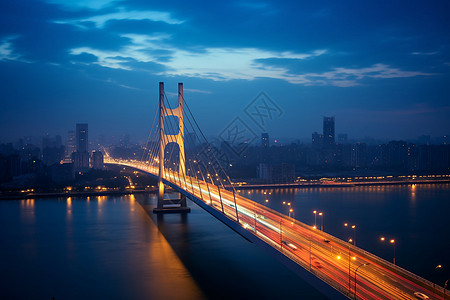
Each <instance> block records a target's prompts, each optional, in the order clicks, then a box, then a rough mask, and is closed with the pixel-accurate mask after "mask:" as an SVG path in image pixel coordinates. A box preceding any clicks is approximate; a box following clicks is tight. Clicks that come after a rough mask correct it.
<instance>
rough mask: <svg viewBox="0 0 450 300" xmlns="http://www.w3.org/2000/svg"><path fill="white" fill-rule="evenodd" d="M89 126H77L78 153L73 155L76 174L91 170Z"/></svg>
mask: <svg viewBox="0 0 450 300" xmlns="http://www.w3.org/2000/svg"><path fill="white" fill-rule="evenodd" d="M88 137H89V136H88V124H77V125H76V131H75V138H76V145H77V151H76V152H74V153H72V163H73V170H74V172H85V171H87V170H88V169H89V158H90V155H89V152H88V145H89V138H88Z"/></svg>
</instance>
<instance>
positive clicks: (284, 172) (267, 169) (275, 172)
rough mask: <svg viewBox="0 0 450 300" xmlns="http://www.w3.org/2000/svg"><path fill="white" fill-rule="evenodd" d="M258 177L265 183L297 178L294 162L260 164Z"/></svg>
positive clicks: (287, 181) (285, 181)
mask: <svg viewBox="0 0 450 300" xmlns="http://www.w3.org/2000/svg"><path fill="white" fill-rule="evenodd" d="M258 177H259V178H260V179H262V181H264V182H265V183H289V182H294V180H295V166H294V165H293V164H259V168H258Z"/></svg>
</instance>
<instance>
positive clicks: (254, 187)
mask: <svg viewBox="0 0 450 300" xmlns="http://www.w3.org/2000/svg"><path fill="white" fill-rule="evenodd" d="M436 183H450V179H441V180H437V179H434V180H428V179H427V180H395V181H362V182H334V183H330V182H326V183H321V182H295V183H280V184H245V185H237V186H235V187H234V188H235V189H238V190H250V189H251V190H261V189H291V188H311V187H319V188H329V187H331V188H336V187H354V186H381V185H405V184H436ZM226 187H229V186H226Z"/></svg>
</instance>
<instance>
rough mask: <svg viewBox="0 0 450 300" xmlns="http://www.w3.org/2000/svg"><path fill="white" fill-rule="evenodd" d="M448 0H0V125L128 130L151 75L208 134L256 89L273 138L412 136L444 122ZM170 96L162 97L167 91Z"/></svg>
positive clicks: (15, 129) (143, 131)
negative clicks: (271, 107)
mask: <svg viewBox="0 0 450 300" xmlns="http://www.w3.org/2000/svg"><path fill="white" fill-rule="evenodd" d="M448 12H449V3H448V1H426V2H424V1H372V2H370V3H367V1H363V2H360V1H344V2H336V1H319V2H310V1H246V2H242V1H224V2H220V1H219V2H217V1H216V2H210V3H205V2H203V1H188V2H186V1H163V2H148V1H116V0H113V1H108V0H103V1H63V0H48V1H44V0H42V1H38V0H29V1H12V0H6V1H2V2H1V4H0V16H1V18H0V25H1V26H0V28H1V29H0V78H1V92H0V95H1V96H0V98H1V105H2V109H1V110H0V132H1V134H0V138H1V139H3V140H13V139H16V138H19V137H23V136H30V135H32V136H42V135H43V134H45V133H49V134H50V135H55V134H62V135H65V133H66V132H67V130H73V126H74V124H75V123H79V122H85V123H89V125H90V132H91V134H92V135H91V136H92V137H95V136H97V135H99V134H106V135H120V134H124V133H132V137H133V138H135V139H136V140H145V138H146V137H147V134H148V131H149V130H150V127H151V122H152V118H153V116H154V113H155V111H156V109H157V97H158V82H159V81H164V82H166V91H167V95H168V96H169V98H170V97H171V95H175V94H176V83H177V82H184V86H185V98H186V101H187V102H188V103H189V105H190V107H191V109H192V111H193V113H194V115H195V116H196V117H197V119H198V122H199V124H200V125H201V126H202V127H203V128H204V130H205V132H206V134H207V135H209V136H215V135H218V134H219V133H220V132H221V131H222V130H223V129H224V128H225V126H226V125H227V124H229V123H230V122H231V121H232V120H233V119H234V118H235V117H236V116H239V115H240V114H242V112H243V111H244V109H245V107H246V105H248V103H250V102H251V101H252V100H253V99H254V98H255V97H256V96H257V95H258V94H259V93H260V92H261V91H263V92H265V93H266V94H267V95H268V96H269V97H270V98H271V99H272V100H273V101H274V102H275V103H276V104H277V105H278V106H279V107H280V108H281V110H282V114H281V116H280V117H279V118H277V119H276V120H274V121H273V122H270V124H267V128H266V131H267V132H269V133H270V135H271V137H279V138H290V139H302V138H310V137H311V133H312V132H314V131H320V130H321V126H322V117H323V116H334V117H335V119H336V133H337V134H338V133H347V134H348V136H349V138H362V137H365V136H371V137H374V138H385V139H413V138H416V137H417V136H420V135H431V136H432V137H440V136H444V135H447V134H448V133H449V128H450V119H449V118H448V114H449V112H450V106H449V101H448V99H449V91H450V86H449V85H448V82H450V76H449V75H450V72H449V71H450V58H449V51H450V49H449V46H450V36H449V34H448V28H449V27H450V24H449V22H450V21H449V19H448ZM173 98H174V97H173Z"/></svg>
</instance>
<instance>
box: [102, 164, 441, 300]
mask: <svg viewBox="0 0 450 300" xmlns="http://www.w3.org/2000/svg"><path fill="white" fill-rule="evenodd" d="M106 162H109V163H111V162H112V163H116V164H121V165H126V166H130V167H133V168H136V169H140V170H143V171H145V172H148V173H151V174H153V175H154V176H157V174H158V171H159V169H158V168H157V167H155V166H148V165H145V164H142V163H138V162H133V161H118V160H113V161H111V160H110V159H109V161H106ZM165 179H166V180H167V181H168V182H171V183H172V184H175V185H177V186H179V187H181V188H182V189H184V190H185V191H187V192H188V193H190V194H192V195H194V196H195V197H197V198H198V199H201V200H202V201H203V202H204V203H205V204H208V205H210V206H212V207H214V208H215V209H216V210H218V211H220V212H222V213H223V214H224V215H225V216H227V217H228V218H230V219H232V220H234V221H236V222H239V224H241V226H243V227H244V228H245V229H247V230H249V231H250V232H252V233H253V234H255V235H256V236H258V237H259V238H260V239H262V240H263V241H265V242H266V243H267V244H269V245H271V246H272V247H274V248H275V249H277V250H278V251H280V252H282V253H283V254H284V255H286V256H287V257H289V258H290V259H291V260H293V261H295V262H296V263H297V264H299V265H300V266H302V267H303V268H305V269H306V270H308V271H310V272H311V273H313V274H314V275H316V276H317V277H319V278H321V279H322V280H323V281H325V282H326V283H328V284H329V285H331V286H333V287H334V288H335V289H337V290H338V291H340V292H341V293H343V294H344V295H347V296H348V297H350V298H353V297H355V295H354V293H355V285H356V292H357V295H356V296H357V297H356V298H358V299H416V298H415V296H414V292H421V293H424V294H426V295H428V296H429V297H430V298H431V299H442V295H443V294H442V292H441V291H439V290H437V289H435V288H434V287H433V285H432V283H430V282H428V281H426V280H425V279H422V278H420V277H418V276H417V275H414V274H411V273H409V272H407V271H406V270H403V269H401V268H399V267H397V266H394V265H393V264H391V263H390V262H387V261H385V260H383V259H381V258H378V257H376V256H374V255H373V254H370V253H368V252H366V251H364V250H362V249H360V248H358V247H355V246H353V245H349V243H348V242H345V241H342V240H340V239H337V238H335V237H333V236H331V235H329V234H327V233H325V232H322V231H320V230H318V229H315V228H313V227H312V226H309V225H306V224H304V223H301V222H299V221H297V220H295V219H293V218H290V217H288V216H285V215H282V214H280V213H278V212H276V211H274V210H272V209H269V208H267V207H265V206H264V205H261V204H259V203H256V202H255V201H252V200H250V199H247V198H245V197H242V196H240V195H238V194H235V193H233V192H232V191H229V190H226V189H224V188H220V187H218V186H215V185H213V184H211V183H207V182H205V181H203V180H199V179H197V178H195V177H190V176H187V175H180V174H178V173H174V172H172V171H169V170H166V171H165ZM349 251H350V255H349ZM349 260H350V269H349ZM365 264H366V265H365ZM356 270H357V274H356V275H357V281H356V283H355V271H356ZM349 275H350V276H349ZM349 278H350V282H349Z"/></svg>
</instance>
